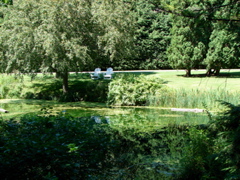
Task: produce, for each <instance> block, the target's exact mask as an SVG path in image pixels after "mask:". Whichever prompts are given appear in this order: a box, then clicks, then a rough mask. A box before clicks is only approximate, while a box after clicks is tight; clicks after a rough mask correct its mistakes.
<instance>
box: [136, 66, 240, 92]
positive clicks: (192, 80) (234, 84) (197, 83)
mask: <svg viewBox="0 0 240 180" xmlns="http://www.w3.org/2000/svg"><path fill="white" fill-rule="evenodd" d="M205 72H206V71H205V70H192V74H193V75H194V76H193V77H184V75H185V71H184V70H169V71H168V70H159V71H153V72H149V71H146V72H141V73H139V72H135V73H138V74H146V75H149V76H158V77H159V76H160V77H161V78H162V79H164V80H165V81H166V83H167V85H168V86H169V87H173V88H178V89H183V88H186V89H201V90H211V89H225V90H228V91H232V90H240V69H230V70H229V69H224V70H221V74H220V76H219V77H214V76H212V77H205V76H204V75H205Z"/></svg>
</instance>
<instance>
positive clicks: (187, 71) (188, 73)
mask: <svg viewBox="0 0 240 180" xmlns="http://www.w3.org/2000/svg"><path fill="white" fill-rule="evenodd" d="M190 76H192V75H191V69H186V77H190Z"/></svg>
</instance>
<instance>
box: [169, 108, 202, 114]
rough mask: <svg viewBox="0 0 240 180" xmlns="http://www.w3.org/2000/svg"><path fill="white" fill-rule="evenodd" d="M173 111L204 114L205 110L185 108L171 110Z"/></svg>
mask: <svg viewBox="0 0 240 180" xmlns="http://www.w3.org/2000/svg"><path fill="white" fill-rule="evenodd" d="M171 111H182V112H195V113H199V112H204V109H184V108H171Z"/></svg>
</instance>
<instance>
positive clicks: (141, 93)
mask: <svg viewBox="0 0 240 180" xmlns="http://www.w3.org/2000/svg"><path fill="white" fill-rule="evenodd" d="M163 83H164V81H163V80H162V79H160V78H156V77H153V78H152V77H151V78H150V77H147V76H144V75H140V76H136V75H133V74H122V75H120V76H118V77H115V79H113V80H112V82H110V84H109V91H108V104H110V105H118V106H124V105H127V106H136V105H147V104H148V102H149V100H148V98H149V96H151V95H155V94H156V93H157V92H158V91H159V89H161V88H162V84H163Z"/></svg>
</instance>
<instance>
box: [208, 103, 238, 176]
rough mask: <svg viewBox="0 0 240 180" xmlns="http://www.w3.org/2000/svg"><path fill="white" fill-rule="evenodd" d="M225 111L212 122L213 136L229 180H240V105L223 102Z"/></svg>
mask: <svg viewBox="0 0 240 180" xmlns="http://www.w3.org/2000/svg"><path fill="white" fill-rule="evenodd" d="M221 104H222V105H224V106H225V108H226V109H225V110H224V111H223V112H222V113H220V114H219V115H218V117H217V118H216V120H215V121H214V122H212V124H211V127H212V135H213V136H214V137H215V138H216V142H215V144H216V146H217V147H218V149H217V152H218V159H219V160H220V161H221V162H222V163H223V165H224V166H223V167H224V168H223V169H222V171H224V172H225V173H226V175H225V176H226V178H228V179H239V178H240V168H239V164H240V146H239V136H240V128H239V121H240V105H233V104H231V103H227V102H222V103H221Z"/></svg>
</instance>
